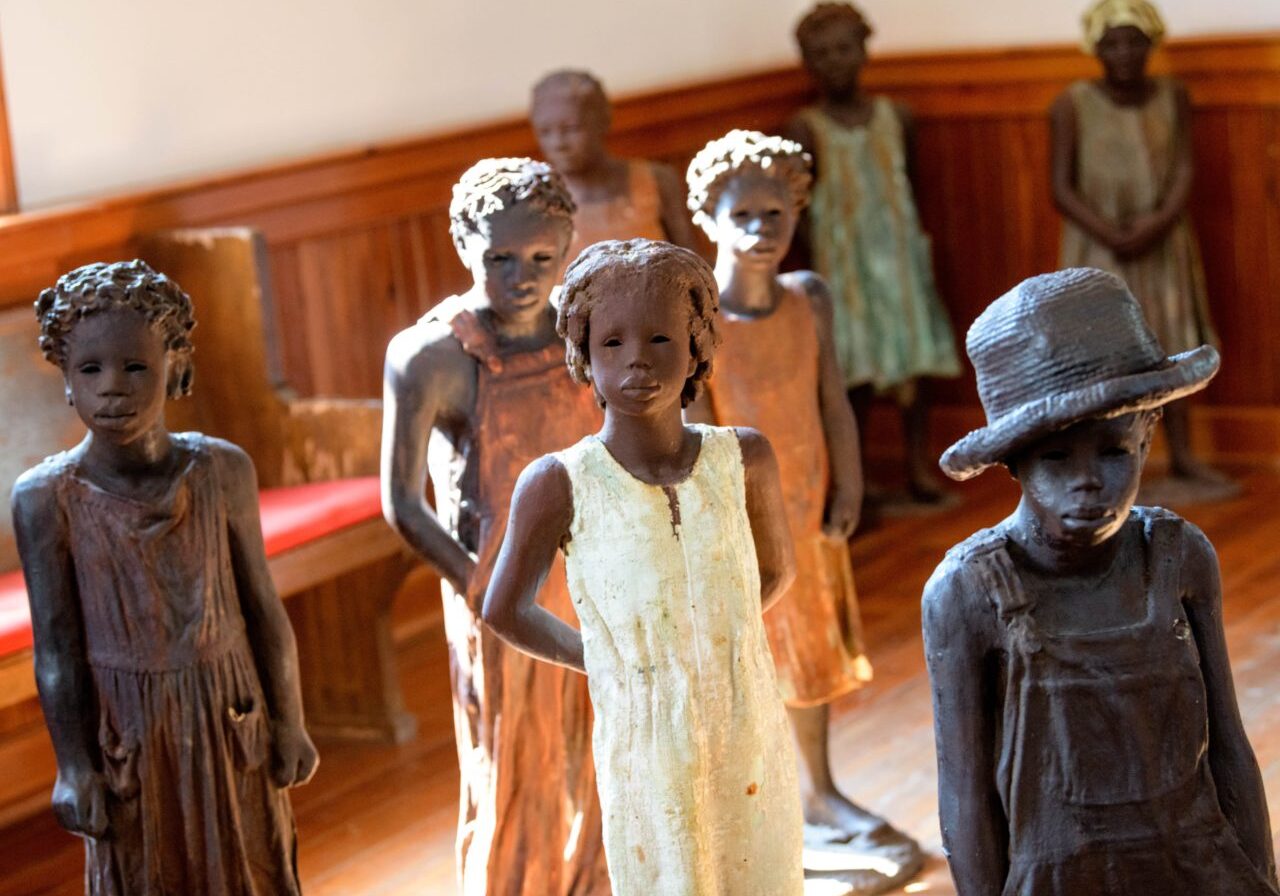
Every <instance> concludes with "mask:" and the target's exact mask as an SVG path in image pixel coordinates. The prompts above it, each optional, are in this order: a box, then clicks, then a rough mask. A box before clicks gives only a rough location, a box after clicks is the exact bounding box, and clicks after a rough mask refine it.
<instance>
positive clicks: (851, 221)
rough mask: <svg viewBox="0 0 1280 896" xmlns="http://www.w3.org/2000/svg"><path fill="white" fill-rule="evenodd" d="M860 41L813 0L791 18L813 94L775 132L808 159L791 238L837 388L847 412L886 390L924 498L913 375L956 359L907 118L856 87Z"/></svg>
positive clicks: (925, 467) (915, 490) (838, 12)
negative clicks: (827, 338) (820, 286)
mask: <svg viewBox="0 0 1280 896" xmlns="http://www.w3.org/2000/svg"><path fill="white" fill-rule="evenodd" d="M870 35H871V26H870V25H868V24H867V21H866V19H865V18H863V16H862V13H861V12H859V11H858V10H857V9H856V8H854V7H853V6H851V5H849V4H847V3H819V4H818V5H816V6H815V7H813V9H812V10H810V11H809V13H808V15H806V16H805V17H804V18H803V19H802V20H801V21H800V24H799V25H798V26H797V27H796V40H797V42H798V43H799V44H800V52H801V55H802V57H803V59H804V64H805V67H806V68H807V69H808V70H809V74H810V75H811V76H812V77H813V79H814V81H815V82H816V84H817V87H818V91H819V93H820V94H821V97H820V99H819V101H818V103H817V105H814V106H810V107H808V108H806V109H804V110H802V111H801V112H800V113H799V114H798V115H797V116H796V117H795V118H794V119H793V120H792V122H791V124H790V125H789V126H788V128H787V136H788V137H790V138H792V139H794V140H796V141H797V142H799V143H800V144H801V145H802V146H804V148H805V149H806V150H808V151H809V152H810V153H811V154H812V155H813V158H814V163H815V167H816V180H815V182H814V185H813V198H812V202H811V204H810V206H809V215H808V225H807V227H806V228H805V230H804V232H803V233H802V237H803V241H805V242H807V243H808V248H809V252H810V255H811V257H812V263H813V266H814V267H815V268H816V269H817V271H818V273H819V274H821V275H822V277H823V279H824V280H826V281H827V284H828V286H829V287H830V289H831V294H832V297H833V300H834V301H833V303H832V308H833V312H834V314H833V317H834V330H833V332H834V334H835V347H836V360H837V362H838V363H839V366H840V369H841V370H842V371H843V372H844V382H845V385H846V387H848V388H849V389H850V390H852V391H851V393H850V397H851V398H852V399H853V401H854V407H855V409H858V410H861V409H863V408H865V407H866V405H867V403H868V400H869V399H870V397H871V393H872V391H875V392H884V393H890V394H892V395H893V397H894V398H895V400H896V401H897V402H898V404H899V406H900V407H901V408H902V421H903V428H904V431H905V434H906V446H905V447H906V472H907V483H908V488H909V492H910V495H911V497H912V498H913V499H915V500H918V501H925V502H932V501H938V500H940V499H941V498H942V496H943V494H942V491H941V486H940V484H939V483H938V480H937V477H936V475H935V473H934V470H933V462H932V459H931V457H930V454H929V444H928V407H929V406H928V400H927V395H926V394H925V391H924V388H923V384H922V383H921V382H920V378H921V377H934V376H938V377H943V376H945V377H949V376H957V375H958V374H959V373H960V362H959V359H958V358H957V357H956V349H955V344H954V339H953V336H952V333H951V324H950V322H949V321H948V320H947V313H946V310H945V309H944V308H943V306H942V302H941V301H940V300H939V298H938V294H937V289H936V288H935V286H934V280H933V263H932V259H931V257H930V245H929V238H928V236H926V235H925V233H924V231H923V230H922V229H921V228H920V220H919V216H918V215H917V213H916V204H915V198H914V196H913V194H912V187H911V166H912V152H913V134H914V126H913V122H912V118H911V114H910V112H909V111H908V110H907V109H906V108H905V107H903V106H901V105H896V104H895V103H893V102H892V101H891V100H889V99H888V98H887V97H882V96H868V95H866V94H865V93H863V92H862V89H861V86H860V84H859V79H860V76H861V72H862V66H863V63H865V62H866V59H867V51H866V41H867V38H868V37H869V36H870Z"/></svg>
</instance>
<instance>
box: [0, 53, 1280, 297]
mask: <svg viewBox="0 0 1280 896" xmlns="http://www.w3.org/2000/svg"><path fill="white" fill-rule="evenodd" d="M1157 64H1158V65H1159V66H1160V67H1162V68H1165V69H1168V70H1172V71H1176V72H1178V73H1179V74H1181V75H1183V76H1184V77H1189V78H1191V80H1192V82H1193V89H1192V96H1193V101H1195V102H1197V103H1207V102H1213V103H1231V102H1245V101H1247V102H1249V103H1252V104H1257V103H1259V102H1263V103H1280V34H1265V35H1250V36H1247V37H1238V38H1227V37H1222V38H1197V39H1191V40H1182V41H1175V42H1171V43H1170V44H1169V45H1168V46H1167V47H1166V48H1164V49H1163V50H1162V51H1161V52H1160V54H1159V60H1158V63H1157ZM1092 70H1093V64H1092V63H1091V62H1090V60H1089V59H1088V58H1087V57H1086V56H1084V55H1083V54H1082V53H1081V52H1080V51H1079V50H1078V49H1076V48H1073V47H1069V46H1054V47H1041V48H1029V49H1017V50H964V51H951V52H945V53H914V54H901V55H889V56H883V57H878V58H877V59H875V60H873V62H872V63H871V64H870V65H869V66H868V69H867V74H866V79H867V83H868V86H869V87H871V88H872V89H875V90H882V91H885V92H888V93H890V94H893V95H895V96H898V97H900V98H902V99H904V100H906V101H907V102H909V103H911V104H912V106H913V108H914V109H915V110H916V113H917V116H918V117H920V118H921V119H929V118H936V117H941V116H946V117H948V118H956V117H961V118H963V117H973V118H982V117H984V116H992V115H997V114H999V115H1002V116H1007V115H1009V114H1011V113H1015V114H1023V115H1028V116H1031V115H1035V116H1040V115H1043V113H1044V109H1045V108H1046V107H1047V105H1048V103H1049V101H1050V100H1051V99H1052V97H1053V95H1054V94H1055V92H1056V91H1057V90H1059V89H1061V87H1062V85H1063V84H1064V83H1065V82H1066V81H1068V80H1070V79H1072V78H1078V77H1085V76H1087V75H1088V74H1089V73H1090V72H1092ZM1192 76H1194V77H1192ZM808 96H809V86H808V82H807V79H806V77H805V75H804V73H803V72H802V71H801V70H800V69H799V68H797V67H794V66H788V67H785V68H777V69H771V70H767V71H762V72H756V73H753V74H747V75H740V76H735V77H730V78H723V79H719V80H715V81H709V82H705V83H700V84H695V85H690V86H683V87H677V88H674V89H667V90H660V91H653V92H648V93H643V94H639V95H635V96H631V97H625V98H622V99H620V100H618V101H617V102H616V103H615V115H614V118H615V126H614V134H613V136H612V138H611V139H612V140H613V142H614V144H615V145H616V147H617V149H618V151H619V152H623V153H627V152H630V151H632V150H633V149H639V148H641V147H643V148H645V149H646V151H648V152H652V150H653V147H654V146H655V144H663V142H664V138H665V137H667V136H671V137H673V138H678V140H677V142H676V143H673V144H670V146H669V149H670V155H671V156H672V157H678V156H680V155H682V154H687V153H688V152H689V151H691V150H692V149H696V148H697V146H700V145H701V143H702V142H704V141H705V140H707V139H710V138H711V137H714V136H717V135H719V134H720V133H723V132H724V131H725V130H726V129H727V128H729V127H732V126H752V125H759V126H768V127H773V126H776V123H777V122H778V121H781V120H783V119H785V117H786V115H787V114H789V111H790V110H792V109H794V108H795V107H796V106H797V105H798V104H800V103H801V102H803V101H804V100H805V99H806V98H807V97H808ZM686 144H689V145H686ZM532 152H534V142H533V138H532V135H531V134H530V132H529V129H528V126H527V124H526V122H525V120H524V119H523V118H512V119H507V120H504V121H499V122H494V123H491V124H486V125H482V126H477V127H473V128H469V129H467V130H463V131H455V132H451V133H446V134H440V135H431V136H419V137H413V138H409V139H405V140H400V141H393V142H388V143H383V144H378V145H371V146H366V147H360V148H356V149H351V150H346V151H342V152H336V153H326V154H323V155H317V156H313V157H310V158H305V159H301V160H298V161H293V162H288V163H283V164H276V165H266V166H259V167H256V168H253V169H249V170H246V171H241V172H237V173H231V174H226V175H221V176H217V177H210V178H202V179H196V180H190V181H185V182H181V183H176V184H172V185H168V186H165V187H162V188H157V189H153V190H148V191H142V192H137V193H131V194H128V195H122V196H116V197H112V198H106V199H101V200H95V201H90V202H83V203H78V204H75V205H68V206H63V207H57V208H52V209H47V210H40V211H34V212H27V213H22V214H16V215H10V216H5V217H0V306H4V305H12V304H19V303H23V302H28V301H30V300H31V298H32V297H33V296H34V294H35V293H36V291H38V290H39V289H40V288H42V287H43V286H47V285H48V284H50V283H52V282H53V280H54V279H56V277H57V276H58V274H59V273H61V272H62V271H63V270H65V269H66V268H68V267H70V266H73V265H76V264H81V263H84V262H86V261H90V260H94V259H95V258H96V257H98V256H104V257H105V256H106V255H119V254H121V253H122V252H124V251H126V250H127V249H128V247H129V246H130V244H131V242H132V241H133V240H134V239H135V238H136V237H137V236H138V235H139V234H141V233H145V232H148V231H151V230H157V229H161V228H172V227H184V226H192V227H199V226H209V225H216V224H237V225H247V226H252V227H256V228H258V229H260V230H261V231H262V232H263V233H264V234H265V236H266V239H267V242H268V244H269V245H275V244H280V243H284V242H290V241H296V240H299V239H303V238H306V237H312V236H317V235H319V234H323V233H325V232H332V231H336V230H339V229H349V228H352V227H356V226H359V225H361V224H362V223H372V222H375V221H380V220H390V219H394V218H396V217H401V216H406V215H411V214H415V213H419V212H421V211H422V210H423V209H424V208H431V207H435V206H439V205H440V204H441V203H445V202H447V197H448V191H449V188H450V186H451V185H452V183H453V182H454V180H456V178H457V176H458V175H459V174H460V173H461V172H462V171H463V170H464V169H465V168H466V167H467V166H468V165H469V164H470V163H471V162H473V161H474V160H475V159H477V158H480V157H483V156H486V155H495V154H506V155H525V154H529V153H532Z"/></svg>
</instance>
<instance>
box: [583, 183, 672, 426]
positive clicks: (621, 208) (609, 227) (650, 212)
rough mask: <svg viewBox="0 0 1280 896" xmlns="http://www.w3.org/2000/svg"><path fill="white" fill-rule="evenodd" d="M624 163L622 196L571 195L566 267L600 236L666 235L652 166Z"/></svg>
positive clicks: (606, 238)
mask: <svg viewBox="0 0 1280 896" xmlns="http://www.w3.org/2000/svg"><path fill="white" fill-rule="evenodd" d="M627 167H628V169H629V170H628V177H627V180H628V186H627V194H626V195H625V196H614V197H613V198H612V199H607V200H605V201H603V202H583V201H582V200H581V199H579V198H578V197H577V196H575V197H573V200H574V202H576V203H577V204H578V211H577V212H576V213H575V214H574V216H573V230H574V233H573V242H571V243H570V244H569V254H568V255H566V256H565V266H566V267H568V265H569V264H570V263H571V262H572V261H573V260H574V259H575V258H577V257H578V255H579V254H580V253H581V252H582V250H583V249H585V248H587V246H590V245H591V244H592V243H598V242H600V241H601V240H632V239H640V238H644V239H649V240H665V239H666V238H667V231H666V229H665V228H664V227H663V226H662V198H661V196H660V195H659V194H658V179H657V178H656V177H655V176H654V174H653V166H652V165H651V164H650V163H649V162H645V161H642V160H639V159H633V160H631V161H629V162H627ZM561 447H564V446H561Z"/></svg>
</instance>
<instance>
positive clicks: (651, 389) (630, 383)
mask: <svg viewBox="0 0 1280 896" xmlns="http://www.w3.org/2000/svg"><path fill="white" fill-rule="evenodd" d="M621 388H622V394H624V395H627V396H629V397H631V398H651V397H653V396H654V395H657V394H658V391H659V390H660V389H661V388H662V387H661V386H660V385H659V384H658V383H655V382H654V381H653V380H627V381H626V382H624V383H623V384H622V387H621Z"/></svg>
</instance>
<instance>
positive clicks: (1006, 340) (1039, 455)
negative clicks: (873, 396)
mask: <svg viewBox="0 0 1280 896" xmlns="http://www.w3.org/2000/svg"><path fill="white" fill-rule="evenodd" d="M968 350H969V357H970V359H972V361H973V365H974V368H975V369H976V371H977V375H978V392H979V395H980V396H981V398H982V404H983V408H984V409H985V410H986V414H987V425H986V426H985V427H984V428H982V429H979V430H977V431H975V432H972V433H970V434H969V435H967V436H966V437H965V438H963V439H961V440H960V441H959V442H957V443H956V444H955V445H953V446H952V447H951V448H950V449H948V451H947V452H946V454H944V455H943V457H942V467H943V469H944V470H946V471H947V473H949V474H950V475H951V476H952V477H954V478H957V479H967V478H969V477H971V476H976V475H977V474H978V473H980V472H982V471H983V470H985V469H987V468H988V467H990V466H992V465H995V464H1003V465H1004V466H1005V467H1007V468H1008V470H1009V472H1010V473H1011V474H1012V475H1013V476H1014V477H1015V478H1016V479H1017V480H1018V483H1019V485H1020V486H1021V487H1022V500H1021V501H1020V502H1019V504H1018V506H1017V508H1016V509H1015V510H1014V511H1013V514H1012V515H1011V516H1009V517H1008V518H1007V519H1006V520H1004V521H1003V522H1001V523H999V524H997V525H996V526H994V527H993V528H990V529H984V530H982V531H980V532H978V533H976V534H974V535H973V536H971V537H970V538H968V539H966V540H965V541H964V542H962V543H961V544H959V545H957V546H956V547H954V548H952V549H951V551H950V552H949V553H948V554H947V557H946V559H945V560H943V562H942V564H941V565H940V566H939V567H938V569H937V571H936V572H935V573H934V574H933V577H932V578H931V579H930V580H929V583H928V585H926V586H925V593H924V639H925V653H926V658H927V660H928V667H929V678H930V681H931V683H932V688H933V705H934V713H935V726H936V735H937V747H938V796H939V805H940V814H941V820H942V836H943V842H944V844H945V845H946V847H947V851H948V855H949V857H950V860H951V873H952V876H953V877H954V879H955V882H956V890H957V893H958V894H959V896H990V894H993V893H1004V894H1011V896H1080V894H1084V893H1088V894H1091V896H1134V894H1147V893H1160V894H1162V896H1166V894H1167V896H1228V894H1230V896H1276V893H1277V889H1276V878H1275V858H1274V855H1273V853H1272V844H1271V832H1270V828H1269V823H1268V818H1267V808H1266V800H1265V797H1264V795H1263V790H1262V779H1261V776H1260V775H1259V772H1258V765H1257V762H1256V760H1255V759H1254V755H1253V751H1252V749H1251V748H1250V746H1249V742H1248V740H1247V739H1246V737H1245V732H1244V727H1243V725H1242V723H1241V720H1240V712H1239V709H1238V708H1237V706H1236V699H1235V693H1234V689H1233V687H1232V681H1231V671H1230V668H1229V666H1228V663H1227V649H1226V642H1225V639H1224V635H1223V622H1222V595H1221V588H1220V584H1219V577H1218V561H1217V556H1216V555H1215V553H1214V550H1213V546H1212V545H1211V544H1209V542H1208V540H1207V539H1206V538H1205V537H1204V534H1203V533H1202V532H1200V530H1199V529H1197V528H1196V527H1195V526H1193V525H1191V524H1190V523H1188V522H1186V521H1185V520H1183V519H1181V518H1180V517H1178V516H1176V515H1174V514H1172V513H1170V512H1169V511H1167V510H1162V509H1160V508H1154V507H1135V506H1134V502H1135V498H1136V496H1137V492H1138V483H1139V480H1140V478H1141V475H1142V465H1143V462H1144V461H1145V460H1146V457H1147V450H1148V448H1149V446H1150V444H1151V436H1152V430H1153V427H1154V426H1155V424H1156V421H1157V419H1158V418H1159V415H1160V408H1161V407H1162V406H1166V405H1167V404H1168V403H1169V402H1170V401H1174V400H1176V399H1178V398H1181V397H1182V396H1185V395H1187V394H1189V393H1191V392H1194V391H1196V390H1198V389H1201V388H1203V387H1204V385H1205V384H1206V383H1207V382H1208V381H1209V379H1210V378H1211V377H1212V376H1213V375H1214V374H1215V373H1216V372H1217V369H1218V354H1217V352H1216V351H1215V350H1214V349H1213V348H1212V347H1209V346H1199V347H1196V348H1192V349H1190V350H1189V351H1186V352H1184V353H1181V354H1178V355H1174V356H1173V357H1166V355H1165V352H1164V350H1163V349H1162V348H1161V346H1160V343H1159V342H1158V341H1157V340H1156V338H1155V336H1154V335H1153V334H1152V332H1151V330H1150V329H1148V327H1147V325H1146V324H1145V322H1144V321H1143V316H1142V311H1141V309H1140V308H1139V306H1138V303H1137V301H1136V300H1135V299H1134V298H1133V296H1132V294H1131V293H1130V292H1129V290H1128V289H1127V287H1126V286H1125V284H1124V283H1123V281H1121V280H1120V279H1119V278H1118V277H1116V276H1114V275H1112V274H1109V273H1104V272H1102V271H1099V270H1096V269H1092V268H1074V269H1069V270H1065V271H1060V272H1058V273H1055V274H1048V275H1044V276H1040V277H1033V278H1032V279H1030V280H1027V281H1024V282H1023V283H1022V284H1021V285H1019V286H1018V287H1017V288H1015V289H1014V290H1013V291H1011V292H1009V293H1008V294H1006V295H1004V296H1002V297H1001V298H999V299H997V300H996V301H995V302H993V303H992V304H991V306H990V307H989V308H987V310H986V311H984V312H983V313H982V314H981V315H980V316H979V317H978V319H977V321H976V322H975V323H974V325H973V327H972V329H970V331H969V336H968Z"/></svg>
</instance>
